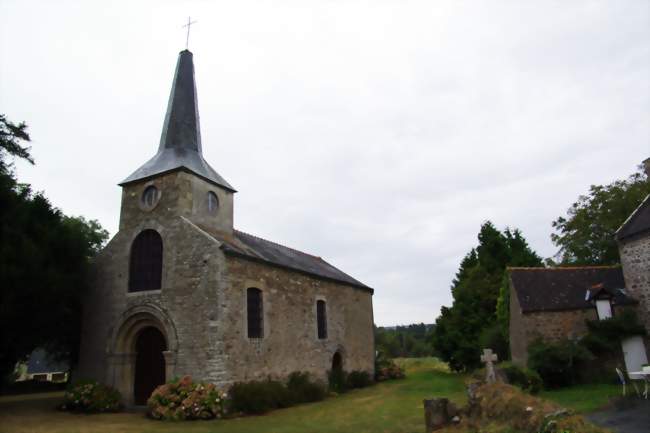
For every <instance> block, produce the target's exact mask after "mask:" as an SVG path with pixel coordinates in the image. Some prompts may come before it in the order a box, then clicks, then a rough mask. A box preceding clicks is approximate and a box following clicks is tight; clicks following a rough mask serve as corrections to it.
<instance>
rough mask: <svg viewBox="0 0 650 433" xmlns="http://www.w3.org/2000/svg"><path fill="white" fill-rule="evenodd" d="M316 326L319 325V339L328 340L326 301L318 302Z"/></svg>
mask: <svg viewBox="0 0 650 433" xmlns="http://www.w3.org/2000/svg"><path fill="white" fill-rule="evenodd" d="M316 324H317V325H318V339H319V340H324V339H326V338H327V307H326V305H325V301H322V300H319V301H316Z"/></svg>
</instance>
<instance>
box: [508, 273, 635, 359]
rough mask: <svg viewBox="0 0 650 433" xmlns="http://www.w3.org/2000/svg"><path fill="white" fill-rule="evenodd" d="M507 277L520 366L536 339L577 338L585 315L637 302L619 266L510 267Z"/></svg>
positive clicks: (514, 353)
mask: <svg viewBox="0 0 650 433" xmlns="http://www.w3.org/2000/svg"><path fill="white" fill-rule="evenodd" d="M508 276H509V280H510V355H511V357H512V361H513V362H515V363H517V364H520V365H526V363H527V361H528V345H529V344H530V343H531V342H533V341H534V340H535V339H537V338H540V337H541V338H543V339H544V340H545V341H549V342H556V341H560V340H564V339H577V338H579V337H581V336H583V335H584V334H586V333H587V325H586V321H587V320H596V319H606V318H609V317H612V315H613V314H616V313H617V311H620V310H621V309H623V308H635V306H636V301H635V300H634V299H632V298H630V297H629V296H627V295H626V291H625V282H624V279H623V272H622V270H621V268H620V266H583V267H562V268H508Z"/></svg>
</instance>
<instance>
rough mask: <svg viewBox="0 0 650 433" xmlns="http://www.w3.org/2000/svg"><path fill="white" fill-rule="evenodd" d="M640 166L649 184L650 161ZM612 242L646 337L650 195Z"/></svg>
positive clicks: (649, 288) (649, 292) (649, 297)
mask: <svg viewBox="0 0 650 433" xmlns="http://www.w3.org/2000/svg"><path fill="white" fill-rule="evenodd" d="M644 164H645V169H646V175H647V176H648V180H649V181H650V158H648V159H646V160H645V161H644ZM616 240H617V242H618V251H619V253H620V256H621V265H622V267H623V276H624V277H625V287H626V288H627V292H628V293H629V295H630V296H632V297H633V298H634V299H636V300H637V301H638V302H639V308H638V310H637V314H638V316H639V320H640V321H641V323H643V325H644V326H645V329H646V330H647V331H648V336H650V196H648V197H646V198H645V200H643V202H642V203H641V204H640V205H639V207H638V208H637V209H636V210H635V211H634V212H633V213H632V215H630V217H629V218H628V219H627V220H626V221H625V222H624V223H623V225H622V226H621V227H620V228H619V229H618V231H617V232H616ZM648 336H646V338H645V347H646V348H647V349H650V338H648ZM648 358H650V352H649V353H648Z"/></svg>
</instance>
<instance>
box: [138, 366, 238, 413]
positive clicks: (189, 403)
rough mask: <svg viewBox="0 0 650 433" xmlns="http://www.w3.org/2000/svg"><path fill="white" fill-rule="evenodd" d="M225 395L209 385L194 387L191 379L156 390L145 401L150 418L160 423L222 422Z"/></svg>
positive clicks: (174, 382)
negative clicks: (174, 421) (160, 421)
mask: <svg viewBox="0 0 650 433" xmlns="http://www.w3.org/2000/svg"><path fill="white" fill-rule="evenodd" d="M226 397H227V395H226V393H225V392H223V391H220V390H219V389H217V387H216V386H215V385H214V384H212V383H201V382H197V383H194V382H193V381H192V378H191V377H190V376H184V377H182V378H181V379H178V380H174V381H172V382H170V383H166V384H164V385H161V386H159V387H158V388H156V389H155V390H154V392H153V393H152V394H151V397H149V400H148V401H147V406H149V416H151V417H152V418H154V419H160V420H193V419H212V418H222V417H223V416H224V415H225V414H226Z"/></svg>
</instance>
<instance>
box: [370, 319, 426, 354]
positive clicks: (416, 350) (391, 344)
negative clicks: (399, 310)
mask: <svg viewBox="0 0 650 433" xmlns="http://www.w3.org/2000/svg"><path fill="white" fill-rule="evenodd" d="M433 327H434V326H433V325H431V324H429V325H427V324H424V323H418V324H413V325H406V326H392V327H382V326H380V327H375V349H376V350H377V351H378V352H380V353H382V354H383V355H385V356H388V357H390V358H421V357H425V356H433V345H432V336H433Z"/></svg>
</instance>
